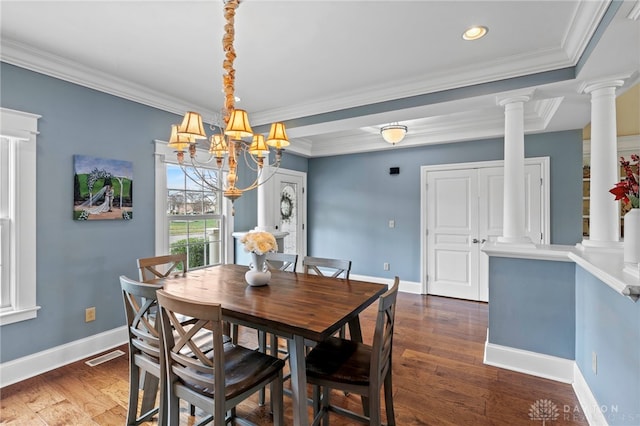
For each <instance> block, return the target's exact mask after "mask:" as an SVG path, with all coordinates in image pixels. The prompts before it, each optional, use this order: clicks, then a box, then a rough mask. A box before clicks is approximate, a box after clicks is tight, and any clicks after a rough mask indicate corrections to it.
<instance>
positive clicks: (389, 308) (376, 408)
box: [306, 277, 400, 426]
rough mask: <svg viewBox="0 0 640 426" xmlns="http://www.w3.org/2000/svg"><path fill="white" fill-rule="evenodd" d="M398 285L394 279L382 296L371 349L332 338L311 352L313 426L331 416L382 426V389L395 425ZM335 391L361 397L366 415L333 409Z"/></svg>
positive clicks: (390, 420)
mask: <svg viewBox="0 0 640 426" xmlns="http://www.w3.org/2000/svg"><path fill="white" fill-rule="evenodd" d="M399 282H400V280H399V278H398V277H395V279H394V281H393V286H392V287H391V289H389V290H387V291H386V292H385V293H384V294H383V295H382V296H380V299H379V302H378V315H377V318H376V327H375V331H374V334H373V343H372V345H371V346H369V345H366V344H364V343H358V342H354V341H352V340H345V339H340V338H336V337H330V338H329V339H327V340H325V341H322V342H320V343H318V344H317V345H316V346H315V347H314V348H313V349H312V350H311V352H309V355H308V356H307V358H306V360H307V371H306V374H307V382H308V383H309V384H310V385H312V388H313V392H312V393H313V404H312V405H313V412H314V421H313V425H317V424H319V423H320V421H322V420H324V419H328V415H329V412H334V413H337V414H340V415H343V416H346V417H348V418H350V419H352V420H356V421H359V422H362V423H365V424H369V425H376V426H379V425H381V424H382V423H381V422H382V418H381V417H382V414H381V407H380V388H381V387H384V400H385V409H386V419H387V425H390V426H391V425H395V414H394V411H393V389H392V383H391V369H392V368H391V367H392V352H393V327H394V322H395V311H396V299H397V295H398V287H399ZM332 389H337V390H342V391H344V392H349V393H355V394H358V395H361V396H362V405H363V414H359V413H355V412H353V411H351V410H348V409H346V408H344V407H339V406H336V405H331V402H330V394H331V390H332ZM327 421H328V420H327ZM324 424H328V423H324Z"/></svg>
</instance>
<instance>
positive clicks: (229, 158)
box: [169, 0, 290, 202]
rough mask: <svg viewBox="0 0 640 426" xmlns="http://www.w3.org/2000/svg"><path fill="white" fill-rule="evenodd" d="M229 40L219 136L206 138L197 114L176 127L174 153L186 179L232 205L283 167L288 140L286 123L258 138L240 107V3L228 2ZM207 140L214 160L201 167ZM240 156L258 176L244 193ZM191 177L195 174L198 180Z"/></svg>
mask: <svg viewBox="0 0 640 426" xmlns="http://www.w3.org/2000/svg"><path fill="white" fill-rule="evenodd" d="M223 3H224V18H225V21H226V25H225V26H224V30H225V33H224V36H223V37H222V50H223V52H224V60H223V62H222V69H223V70H224V73H223V76H222V91H223V93H224V106H223V107H222V111H221V114H220V116H221V118H222V120H221V122H220V123H216V124H217V126H211V129H213V130H214V134H213V135H211V136H210V137H208V136H207V134H206V133H205V129H204V125H203V123H202V116H201V115H200V114H199V113H197V112H194V111H188V112H187V113H186V114H185V115H184V118H183V119H182V122H181V123H180V124H175V125H172V126H171V136H170V137H169V148H171V149H173V150H174V151H176V155H177V159H178V163H179V164H180V167H181V168H182V170H183V172H184V173H185V175H186V176H187V177H189V178H190V179H192V180H193V181H195V182H198V183H201V184H202V185H205V186H206V187H208V188H210V189H211V190H213V191H222V194H223V195H224V197H226V198H227V199H229V200H231V201H232V202H233V201H235V200H236V199H238V198H240V197H241V196H242V194H243V193H244V192H245V191H250V190H252V189H255V188H257V187H258V186H259V185H261V184H263V183H264V182H266V181H267V180H268V179H269V178H270V177H271V176H273V174H274V173H275V172H276V171H277V169H278V168H279V167H280V160H281V158H282V151H283V150H284V148H285V147H287V146H289V144H290V143H289V139H288V138H287V132H286V128H285V125H284V123H281V122H278V123H273V124H272V125H271V130H270V131H269V135H268V136H267V138H266V140H265V137H264V135H262V134H260V133H256V134H254V133H253V130H252V129H251V125H250V124H249V114H248V113H247V111H245V110H243V109H236V108H235V102H236V97H235V74H236V71H235V69H234V67H233V63H234V60H235V58H236V52H235V48H234V46H233V42H234V37H235V27H234V18H235V13H236V9H237V8H238V5H239V4H240V0H223ZM202 140H206V141H207V142H208V153H209V159H208V160H206V161H204V162H198V160H197V159H196V157H197V156H196V153H197V148H198V143H199V142H200V141H202ZM271 150H273V151H275V159H274V161H273V163H272V164H270V165H269V164H268V165H269V166H270V167H269V170H270V171H269V176H266V177H265V176H262V174H263V170H264V165H265V161H264V160H265V158H268V155H269V152H270V151H271ZM185 152H188V153H189V159H190V162H191V164H190V165H191V166H193V167H190V168H189V170H187V168H186V167H185V164H184V163H185ZM239 157H243V159H244V161H243V162H242V164H244V166H246V167H248V168H250V169H251V170H253V171H254V172H255V175H256V177H255V180H254V181H253V182H252V183H250V184H249V185H247V186H246V187H243V188H238V187H237V186H236V185H237V184H238V166H239V161H238V159H239ZM214 159H215V162H216V165H217V167H218V174H216V175H213V174H211V173H210V172H208V169H210V168H207V167H206V166H205V164H206V163H209V162H212V161H213V160H214ZM223 170H225V171H226V178H225V179H222V178H221V176H222V171H223ZM192 174H194V175H196V176H195V177H194V176H192Z"/></svg>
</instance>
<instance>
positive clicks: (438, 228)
mask: <svg viewBox="0 0 640 426" xmlns="http://www.w3.org/2000/svg"><path fill="white" fill-rule="evenodd" d="M475 174H476V172H475V170H466V171H464V170H453V171H441V172H433V173H429V174H428V176H427V188H428V191H427V192H428V197H427V204H428V206H427V209H428V211H429V212H433V214H429V215H428V225H427V227H428V230H429V231H428V234H427V244H428V247H430V248H431V249H430V250H429V256H428V268H429V274H428V275H429V284H428V288H429V293H430V294H437V295H442V296H451V297H458V298H463V299H473V300H477V299H478V280H477V274H471V273H470V271H473V270H477V262H478V253H477V250H473V248H474V247H473V246H472V243H471V241H472V239H473V238H474V237H475V236H476V235H477V224H478V222H477V220H476V218H475V216H476V212H477V210H478V204H477V203H478V198H477V196H476V195H475V194H477V179H476V178H475Z"/></svg>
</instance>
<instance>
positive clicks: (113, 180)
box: [73, 155, 133, 220]
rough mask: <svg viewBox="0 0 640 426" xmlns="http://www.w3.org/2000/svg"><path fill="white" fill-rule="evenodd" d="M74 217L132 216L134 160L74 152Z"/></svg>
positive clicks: (129, 217) (78, 218) (81, 218)
mask: <svg viewBox="0 0 640 426" xmlns="http://www.w3.org/2000/svg"><path fill="white" fill-rule="evenodd" d="M73 169H74V173H73V218H74V220H102V219H119V220H129V219H132V218H133V201H132V200H133V164H132V163H131V162H130V161H122V160H111V159H105V158H96V157H89V156H86V155H74V156H73Z"/></svg>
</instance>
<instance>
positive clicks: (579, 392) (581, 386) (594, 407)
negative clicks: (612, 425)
mask: <svg viewBox="0 0 640 426" xmlns="http://www.w3.org/2000/svg"><path fill="white" fill-rule="evenodd" d="M573 391H574V392H575V393H576V397H577V398H578V401H579V402H580V407H581V408H582V412H583V413H584V416H585V417H586V419H587V422H588V423H589V425H591V426H607V425H608V424H609V423H607V419H606V418H605V416H604V414H602V411H600V408H599V407H600V405H598V401H596V397H595V396H593V393H591V389H590V388H589V385H588V384H587V381H586V380H585V379H584V376H583V375H582V371H580V368H579V367H578V364H576V363H574V366H573Z"/></svg>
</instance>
